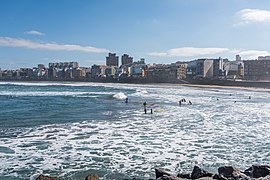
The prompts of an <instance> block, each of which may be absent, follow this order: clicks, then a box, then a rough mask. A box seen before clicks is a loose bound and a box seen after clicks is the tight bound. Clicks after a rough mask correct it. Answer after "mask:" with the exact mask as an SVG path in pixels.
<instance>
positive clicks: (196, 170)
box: [190, 166, 213, 179]
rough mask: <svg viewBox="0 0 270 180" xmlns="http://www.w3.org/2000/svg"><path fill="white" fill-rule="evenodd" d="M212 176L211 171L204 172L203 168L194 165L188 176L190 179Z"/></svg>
mask: <svg viewBox="0 0 270 180" xmlns="http://www.w3.org/2000/svg"><path fill="white" fill-rule="evenodd" d="M212 176H213V174H212V173H209V172H206V171H205V170H203V169H201V168H200V167H198V166H194V168H193V171H192V173H191V175H190V178H191V179H199V178H202V177H212Z"/></svg>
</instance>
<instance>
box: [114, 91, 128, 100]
mask: <svg viewBox="0 0 270 180" xmlns="http://www.w3.org/2000/svg"><path fill="white" fill-rule="evenodd" d="M113 98H115V99H120V100H122V99H126V98H127V96H126V95H125V94H124V93H122V92H119V93H116V94H114V95H113Z"/></svg>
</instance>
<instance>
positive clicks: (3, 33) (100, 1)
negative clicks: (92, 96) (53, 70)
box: [0, 0, 270, 69]
mask: <svg viewBox="0 0 270 180" xmlns="http://www.w3.org/2000/svg"><path fill="white" fill-rule="evenodd" d="M0 27H1V28H0V29H1V30H0V68H2V69H15V68H18V67H35V66H37V64H39V63H42V64H45V65H46V66H47V65H48V63H49V62H58V61H78V62H79V64H80V65H81V66H87V67H89V66H92V65H93V64H105V59H106V56H107V54H108V52H115V53H117V55H119V57H121V55H122V54H124V53H127V54H129V55H131V56H132V57H134V60H135V61H137V60H139V59H140V58H142V57H143V58H145V59H146V63H172V62H176V61H179V60H180V61H185V60H193V59H197V58H218V57H222V58H228V59H230V60H234V59H235V55H236V54H240V55H241V57H242V59H256V58H257V57H258V56H260V55H270V46H269V45H268V44H269V43H270V36H269V32H270V1H269V0H256V1H255V0H44V1H37V0H1V1H0Z"/></svg>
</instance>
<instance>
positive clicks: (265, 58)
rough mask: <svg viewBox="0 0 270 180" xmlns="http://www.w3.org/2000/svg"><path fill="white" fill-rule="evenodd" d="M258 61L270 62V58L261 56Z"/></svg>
mask: <svg viewBox="0 0 270 180" xmlns="http://www.w3.org/2000/svg"><path fill="white" fill-rule="evenodd" d="M258 60H268V61H269V60H270V56H259V57H258Z"/></svg>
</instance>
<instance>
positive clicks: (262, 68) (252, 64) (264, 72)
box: [244, 60, 270, 80]
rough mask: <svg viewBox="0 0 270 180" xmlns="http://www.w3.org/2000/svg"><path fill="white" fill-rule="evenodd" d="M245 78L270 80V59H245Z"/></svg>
mask: <svg viewBox="0 0 270 180" xmlns="http://www.w3.org/2000/svg"><path fill="white" fill-rule="evenodd" d="M244 78H245V79H248V80H270V60H246V61H244Z"/></svg>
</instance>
